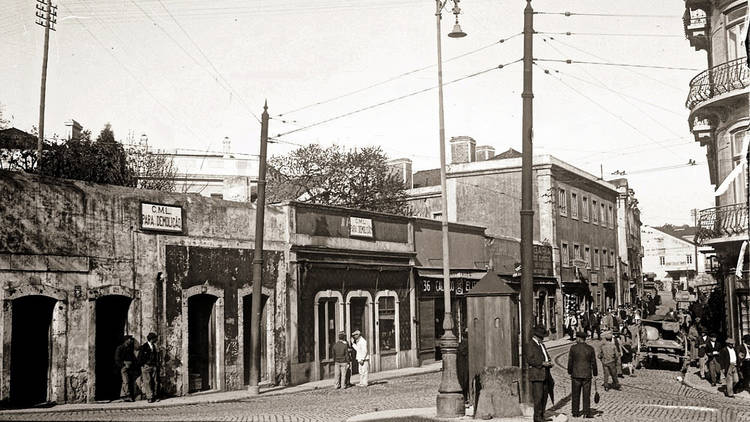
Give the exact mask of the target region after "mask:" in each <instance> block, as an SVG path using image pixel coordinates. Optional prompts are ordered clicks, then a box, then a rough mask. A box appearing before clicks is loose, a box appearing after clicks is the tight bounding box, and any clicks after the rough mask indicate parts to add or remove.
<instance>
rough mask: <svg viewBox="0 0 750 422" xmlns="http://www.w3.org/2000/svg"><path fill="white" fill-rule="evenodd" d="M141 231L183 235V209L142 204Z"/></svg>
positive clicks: (147, 203)
mask: <svg viewBox="0 0 750 422" xmlns="http://www.w3.org/2000/svg"><path fill="white" fill-rule="evenodd" d="M141 230H152V231H160V232H169V233H182V232H183V228H182V207H176V206H173V205H163V204H153V203H149V202H141Z"/></svg>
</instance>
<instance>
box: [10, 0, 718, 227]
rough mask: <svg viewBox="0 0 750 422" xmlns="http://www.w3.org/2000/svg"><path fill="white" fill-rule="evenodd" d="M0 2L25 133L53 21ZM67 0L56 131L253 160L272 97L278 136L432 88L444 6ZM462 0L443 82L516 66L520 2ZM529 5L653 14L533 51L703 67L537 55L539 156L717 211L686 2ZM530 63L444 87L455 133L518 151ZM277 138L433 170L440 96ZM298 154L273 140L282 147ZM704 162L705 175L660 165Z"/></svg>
mask: <svg viewBox="0 0 750 422" xmlns="http://www.w3.org/2000/svg"><path fill="white" fill-rule="evenodd" d="M2 3H3V13H2V15H0V57H3V60H2V61H1V62H0V104H2V105H3V107H4V113H5V115H6V117H10V116H11V115H12V116H13V124H14V125H15V126H16V127H18V128H21V129H24V130H29V129H30V128H31V126H32V125H34V124H37V122H38V113H39V112H38V108H39V84H40V73H41V57H42V50H43V29H42V28H41V27H39V26H37V25H36V24H34V20H35V16H34V11H35V8H34V2H32V1H30V0H3V2H2ZM56 4H57V5H58V17H57V20H58V23H57V31H55V32H52V34H51V37H50V38H51V41H50V52H49V55H50V60H49V70H48V80H47V106H46V107H47V112H46V122H47V123H46V127H47V130H46V132H47V135H48V136H51V134H52V133H54V132H57V133H60V134H62V133H64V121H65V120H68V119H70V118H74V119H76V120H77V121H79V122H80V123H81V124H83V125H84V127H86V128H89V129H92V131H93V132H95V133H96V132H98V131H99V130H100V129H101V128H102V126H103V125H104V124H105V123H107V122H110V123H111V124H112V126H113V129H114V131H115V134H116V136H117V137H118V138H120V139H121V138H124V137H125V136H126V135H127V133H128V132H129V131H131V130H132V131H133V132H135V134H136V135H140V134H141V133H146V134H148V136H149V142H150V144H151V145H152V146H154V147H157V148H177V147H180V148H191V149H196V150H221V145H222V139H223V138H224V137H225V136H228V137H229V138H230V140H231V142H232V149H233V151H234V152H242V153H250V154H257V152H258V139H259V134H260V125H259V123H258V122H257V121H256V119H255V117H253V115H252V114H251V112H252V113H254V114H256V115H258V116H259V115H260V113H261V111H262V105H263V101H264V100H265V99H267V100H268V105H269V112H270V114H271V116H272V117H273V119H272V120H271V124H270V134H271V135H272V136H275V135H277V134H280V133H285V132H288V131H291V130H295V129H300V128H304V127H305V126H307V125H310V124H314V123H317V122H320V121H323V120H327V119H329V118H332V117H336V116H339V115H342V114H346V113H349V112H352V111H356V110H359V109H362V108H365V107H368V106H371V105H375V104H378V103H381V102H385V101H388V100H391V99H395V98H397V97H402V96H405V95H406V94H409V93H413V92H416V91H420V90H423V89H425V88H430V87H433V86H435V84H436V82H437V69H436V67H435V66H434V65H435V63H436V61H437V50H436V33H435V31H436V28H435V15H434V13H435V3H434V2H433V1H430V0H369V1H364V0H319V1H314V2H310V1H300V0H275V1H261V0H251V1H247V0H212V1H211V2H205V1H195V0H135V2H133V1H132V0H60V1H59V2H57V3H56ZM460 6H461V9H462V11H463V14H462V15H461V16H460V22H461V26H462V27H463V29H464V31H466V32H467V33H468V36H467V37H465V38H461V39H452V38H448V37H447V33H448V32H450V30H451V28H452V27H453V15H452V14H451V13H450V7H451V5H450V4H449V6H448V7H446V10H445V11H444V13H443V22H442V30H443V38H442V45H443V59H444V66H443V68H444V69H443V70H444V81H445V82H449V81H452V80H454V79H458V78H461V77H464V76H467V75H471V74H474V73H477V72H480V71H484V70H488V69H490V68H493V67H496V66H497V65H499V64H506V63H510V62H514V61H516V60H518V59H520V58H521V56H522V53H523V51H522V43H523V41H522V37H521V36H515V37H512V36H513V35H515V34H518V33H520V32H521V30H522V28H523V8H524V6H525V2H524V1H518V0H516V1H500V0H494V1H491V0H464V1H462V2H461V3H460ZM533 6H534V8H535V10H536V11H539V12H564V11H570V12H574V13H601V14H615V15H640V16H639V17H632V16H631V17H627V16H618V17H610V16H576V15H574V16H569V17H566V16H562V15H559V14H558V15H555V14H537V15H535V17H534V20H535V22H534V26H535V29H536V30H537V31H539V32H572V33H573V34H572V35H554V34H553V35H550V34H542V33H540V34H537V35H536V36H535V39H534V41H535V45H534V57H535V58H537V59H573V60H577V61H597V62H609V63H619V64H638V65H652V66H664V67H674V68H688V69H693V70H675V69H650V68H640V67H638V68H636V67H624V66H604V65H593V64H565V63H556V62H544V61H539V62H538V66H536V67H535V70H534V95H535V97H534V136H535V138H534V141H535V146H534V148H535V153H537V154H552V155H555V156H556V157H558V158H560V159H563V160H566V161H568V162H569V163H571V164H572V165H574V166H577V167H579V168H582V169H584V170H587V171H589V172H591V173H593V174H595V175H599V174H600V172H601V171H602V170H603V174H604V177H605V178H614V177H618V176H614V175H612V172H614V171H617V170H620V171H625V172H627V175H626V177H628V179H629V180H630V182H631V185H632V187H633V188H634V189H635V191H636V195H637V197H638V198H639V200H640V207H641V211H642V219H643V221H644V222H645V223H646V224H650V225H660V224H663V223H673V224H684V223H692V217H691V216H690V210H691V209H692V208H699V209H702V208H707V207H711V206H712V205H713V196H712V187H711V186H710V185H709V184H708V170H707V166H706V164H705V162H706V157H705V151H704V150H703V149H702V148H701V147H700V146H699V145H698V144H697V143H696V142H694V140H693V138H692V135H691V133H690V132H689V129H688V124H687V117H688V110H687V109H686V108H685V106H684V103H685V98H686V96H687V93H688V83H689V81H690V79H691V78H692V77H693V76H695V75H696V74H697V73H699V72H700V70H703V69H704V68H705V67H706V54H705V52H704V51H701V52H696V51H694V49H693V48H692V47H690V45H689V43H688V41H687V40H686V39H685V38H684V33H683V27H682V19H681V17H682V14H683V12H684V2H683V1H680V0H669V1H666V0H628V1H619V0H586V1H584V0H575V1H561V0H535V1H533ZM643 15H648V16H649V17H643ZM582 33H587V34H592V33H593V34H609V35H584V34H582ZM579 34H580V35H579ZM612 34H626V35H627V36H624V35H623V36H621V35H612ZM509 37H511V38H510V39H509V40H508V41H506V42H503V43H498V42H497V41H499V40H500V39H505V38H509ZM493 44H494V45H493ZM484 47H486V48H484ZM478 49H480V50H479V51H477V52H475V53H473V54H470V55H466V56H464V57H460V58H457V59H455V60H449V59H451V58H453V57H455V56H458V55H462V54H464V53H467V52H472V51H474V50H478ZM428 66H431V67H428ZM425 67H427V68H426V69H424V70H421V71H418V72H412V71H414V70H416V69H421V68H425ZM545 69H546V70H549V71H550V74H546V73H545ZM521 70H522V66H521V63H515V64H511V65H509V66H507V67H504V68H502V69H497V70H492V71H489V72H486V73H483V74H481V75H478V76H473V77H470V78H467V79H464V80H461V81H459V82H456V83H453V84H450V85H447V86H446V87H445V106H446V107H445V125H446V136H447V138H448V139H450V137H451V136H459V135H467V136H471V137H473V138H474V139H476V140H477V145H492V146H494V147H495V148H496V150H497V152H501V151H503V150H505V149H507V148H510V147H513V148H516V149H518V150H520V149H521V97H520V93H521V83H522V79H521V78H522V75H521ZM556 71H559V72H560V73H556ZM404 74H407V75H404ZM384 81H388V82H385V83H382V82H384ZM373 85H377V86H375V87H372V88H369V89H364V88H368V87H371V86H373ZM355 91H358V92H355ZM352 92H355V93H353V94H351V95H346V94H349V93H352ZM341 96H344V97H343V98H338V99H336V100H334V101H327V100H330V99H332V98H337V97H341ZM320 102H324V104H317V105H316V103H320ZM308 106H309V107H308ZM300 108H303V109H301V110H298V109H300ZM294 110H298V111H294ZM292 111H294V112H292ZM279 114H283V116H281V117H279ZM284 121H286V123H285V122H284ZM280 139H285V140H287V141H289V142H293V143H297V144H308V143H314V142H317V143H321V144H324V145H329V144H331V143H338V144H341V145H347V146H365V145H380V146H381V147H382V148H383V149H384V150H385V152H386V153H387V154H388V155H389V156H390V157H392V158H399V157H407V158H411V159H412V160H413V162H414V169H415V171H416V170H420V169H427V168H435V167H437V166H438V165H439V163H438V156H439V147H438V114H437V91H436V90H429V91H426V92H423V93H419V94H415V95H411V96H408V97H406V98H404V99H400V100H397V101H393V102H389V103H387V104H385V105H382V106H379V107H375V108H371V109H369V110H366V111H363V112H359V113H355V114H352V115H350V116H347V117H343V118H340V119H336V120H332V121H330V122H328V123H324V124H321V125H318V126H315V127H313V128H309V129H304V130H299V131H297V132H294V133H291V134H288V135H285V136H282V137H281V138H280ZM292 148H295V146H294V145H290V144H274V145H272V146H271V147H270V153H271V154H279V153H284V152H287V151H289V150H290V149H292ZM691 159H692V160H695V161H696V162H697V165H695V166H682V167H678V168H673V169H669V170H665V169H662V168H663V167H670V166H671V167H674V166H678V165H682V164H686V163H688V160H691ZM498 201H500V199H498Z"/></svg>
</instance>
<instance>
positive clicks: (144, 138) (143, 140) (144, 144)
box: [138, 133, 148, 149]
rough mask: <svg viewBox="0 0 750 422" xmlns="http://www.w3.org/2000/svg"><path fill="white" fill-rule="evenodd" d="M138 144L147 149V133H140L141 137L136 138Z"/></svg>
mask: <svg viewBox="0 0 750 422" xmlns="http://www.w3.org/2000/svg"><path fill="white" fill-rule="evenodd" d="M138 146H140V147H141V148H144V149H148V135H146V134H145V133H142V134H141V138H140V139H139V140H138Z"/></svg>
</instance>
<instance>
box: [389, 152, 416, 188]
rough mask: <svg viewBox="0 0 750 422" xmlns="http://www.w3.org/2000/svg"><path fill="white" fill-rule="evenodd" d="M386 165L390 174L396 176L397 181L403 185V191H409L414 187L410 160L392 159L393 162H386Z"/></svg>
mask: <svg viewBox="0 0 750 422" xmlns="http://www.w3.org/2000/svg"><path fill="white" fill-rule="evenodd" d="M387 164H388V168H389V169H390V171H391V174H394V175H396V177H397V178H398V180H400V181H401V182H402V183H403V184H404V189H411V188H413V187H414V181H413V178H412V173H411V160H410V159H408V158H394V159H393V160H388V163H387Z"/></svg>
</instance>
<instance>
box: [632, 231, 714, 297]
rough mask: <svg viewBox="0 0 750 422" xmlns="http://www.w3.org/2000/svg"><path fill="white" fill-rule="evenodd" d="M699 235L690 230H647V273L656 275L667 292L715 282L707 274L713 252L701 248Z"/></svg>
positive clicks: (643, 235)
mask: <svg viewBox="0 0 750 422" xmlns="http://www.w3.org/2000/svg"><path fill="white" fill-rule="evenodd" d="M695 233H696V229H695V227H690V226H672V225H665V226H661V227H651V226H643V227H642V228H641V239H642V241H643V251H644V256H643V272H644V273H653V274H654V276H653V277H654V279H655V280H658V281H661V282H662V283H663V285H664V289H665V290H671V289H672V288H673V287H675V288H677V290H687V288H688V287H696V286H697V285H705V284H710V283H711V282H712V280H713V278H712V276H711V275H710V274H708V273H707V272H706V270H707V268H708V269H709V270H710V269H711V268H712V266H711V260H712V259H713V254H712V253H711V251H710V248H705V247H700V248H697V247H698V245H697V244H696V243H695V242H694V238H695ZM701 252H704V253H701Z"/></svg>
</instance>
